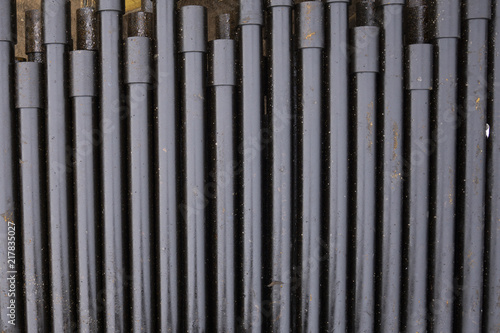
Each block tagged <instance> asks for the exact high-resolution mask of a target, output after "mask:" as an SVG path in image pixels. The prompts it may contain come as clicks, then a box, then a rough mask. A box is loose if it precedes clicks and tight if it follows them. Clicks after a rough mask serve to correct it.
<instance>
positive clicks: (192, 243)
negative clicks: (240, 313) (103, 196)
mask: <svg viewBox="0 0 500 333" xmlns="http://www.w3.org/2000/svg"><path fill="white" fill-rule="evenodd" d="M206 29H207V18H206V10H205V7H201V6H185V7H182V8H181V11H180V45H179V52H180V55H179V58H180V59H179V60H180V72H181V79H180V82H181V91H180V92H181V131H182V132H181V152H180V153H181V175H182V180H183V181H182V185H181V191H182V192H181V226H182V231H181V233H182V234H181V235H182V236H181V237H182V238H181V241H180V244H181V245H182V249H181V259H180V260H181V263H182V265H183V267H182V277H181V278H182V279H183V283H182V289H181V292H182V306H181V310H182V311H183V314H182V317H183V318H182V320H183V322H182V326H181V327H182V329H183V330H194V331H205V330H206V315H205V313H206V311H205V302H206V287H205V283H206V281H205V222H206V221H205V200H206V198H205V184H204V182H205V167H204V162H205V117H206V115H205V112H206V107H205V84H206V82H205V79H206V78H205V68H206V51H207V50H206V47H207V46H206V39H207V30H206Z"/></svg>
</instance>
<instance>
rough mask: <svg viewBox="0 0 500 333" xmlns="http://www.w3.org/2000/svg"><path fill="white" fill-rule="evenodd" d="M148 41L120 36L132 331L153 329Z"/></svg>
mask: <svg viewBox="0 0 500 333" xmlns="http://www.w3.org/2000/svg"><path fill="white" fill-rule="evenodd" d="M131 15H133V14H131ZM150 44H151V42H150V39H149V38H148V37H137V36H132V37H128V38H127V39H126V40H125V84H126V96H127V106H128V110H127V118H126V127H125V132H126V137H127V139H126V147H127V149H126V151H127V156H126V158H127V179H128V181H127V207H128V208H127V217H128V218H127V220H128V223H129V226H128V229H129V239H130V240H129V248H130V251H129V252H130V258H131V265H130V272H129V275H130V276H131V279H132V281H131V283H130V302H131V304H130V307H131V309H132V311H131V312H132V313H131V318H129V319H130V320H131V324H130V328H131V330H133V331H134V332H139V331H146V332H149V331H152V330H153V301H152V297H153V294H152V292H153V290H152V286H153V274H152V267H151V263H152V261H153V257H152V254H153V253H154V252H153V242H151V240H152V226H153V224H152V221H153V219H152V205H151V194H152V193H151V168H150V155H151V146H152V145H151V144H150V143H151V141H152V138H151V137H150V136H149V133H150V125H151V122H150V120H151V118H152V114H151V113H150V112H151V103H152V96H151V83H152V76H151V72H150V69H151V55H150V47H151V46H150Z"/></svg>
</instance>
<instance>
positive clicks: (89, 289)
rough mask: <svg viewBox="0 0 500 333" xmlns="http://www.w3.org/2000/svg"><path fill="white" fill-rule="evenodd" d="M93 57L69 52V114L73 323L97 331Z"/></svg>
mask: <svg viewBox="0 0 500 333" xmlns="http://www.w3.org/2000/svg"><path fill="white" fill-rule="evenodd" d="M83 45H88V44H87V43H84V44H83ZM96 57H97V55H96V52H94V51H89V50H79V51H72V52H70V55H69V59H70V84H71V90H70V100H71V106H72V108H71V110H72V113H73V115H72V118H73V155H74V161H73V163H74V165H73V170H74V171H73V181H74V202H75V212H74V221H75V225H76V272H75V273H76V275H77V281H76V292H77V297H78V301H77V309H78V313H77V315H78V320H77V323H78V329H79V330H80V331H82V332H92V331H95V330H97V306H98V303H97V270H96V269H97V255H96V240H97V238H96V237H97V234H96V216H97V211H96V205H97V200H96V194H97V187H96V177H95V174H94V167H95V160H96V155H97V154H96V150H95V145H94V141H93V140H94V137H93V134H94V129H95V125H97V114H96V96H97V90H96V88H95V79H96V71H95V67H96V64H97V61H96Z"/></svg>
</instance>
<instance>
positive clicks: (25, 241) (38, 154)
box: [9, 62, 49, 332]
mask: <svg viewBox="0 0 500 333" xmlns="http://www.w3.org/2000/svg"><path fill="white" fill-rule="evenodd" d="M15 71H16V99H15V100H16V103H15V104H16V109H17V119H18V130H17V135H18V138H19V169H20V194H21V195H20V202H21V205H20V207H21V212H20V215H19V216H20V222H21V223H22V226H23V227H22V245H23V267H24V269H23V280H24V288H23V289H24V295H25V306H24V309H23V310H24V314H25V316H24V329H25V330H26V331H36V332H40V331H45V330H48V327H49V316H48V311H47V304H46V303H47V296H48V295H47V294H46V290H47V288H46V285H45V284H46V279H47V272H46V265H45V263H46V261H45V258H46V256H47V255H48V253H47V243H46V238H45V235H46V232H47V230H46V226H45V216H44V214H45V210H44V207H43V200H42V197H43V193H42V186H41V180H42V177H41V172H40V171H41V163H42V157H43V154H42V150H41V148H42V147H41V142H40V139H41V135H40V133H41V131H40V130H41V123H42V117H43V113H42V110H43V107H42V98H41V96H42V94H43V91H42V90H41V89H40V86H41V85H40V73H41V65H40V64H39V63H36V62H21V63H17V64H16V65H15ZM9 241H10V239H9Z"/></svg>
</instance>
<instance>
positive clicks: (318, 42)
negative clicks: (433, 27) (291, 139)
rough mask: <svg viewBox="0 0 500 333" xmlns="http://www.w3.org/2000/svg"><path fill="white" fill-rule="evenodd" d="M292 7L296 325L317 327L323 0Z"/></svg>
mask: <svg viewBox="0 0 500 333" xmlns="http://www.w3.org/2000/svg"><path fill="white" fill-rule="evenodd" d="M296 10H297V16H296V17H297V23H296V24H297V27H298V31H297V46H298V59H297V60H298V66H299V68H298V70H299V75H298V95H299V104H298V110H297V111H298V113H297V116H298V124H299V126H298V145H299V146H298V156H297V160H298V176H299V184H298V185H299V186H298V202H297V205H298V216H297V220H296V223H297V225H298V228H299V231H298V233H297V235H300V239H299V242H298V244H299V248H298V253H297V254H298V257H299V259H298V260H299V261H298V263H299V276H300V291H299V292H298V293H297V296H298V297H299V298H300V299H299V301H298V303H297V304H298V308H297V309H296V310H297V313H296V316H298V317H299V318H298V325H299V326H298V327H297V329H299V330H300V331H304V332H317V331H318V330H319V317H320V313H319V311H320V255H321V200H320V198H321V176H322V174H321V126H322V116H323V112H322V105H323V103H322V89H321V86H322V71H323V61H322V59H323V48H324V27H323V3H322V2H320V1H306V2H302V3H300V4H299V5H297V7H296Z"/></svg>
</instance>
